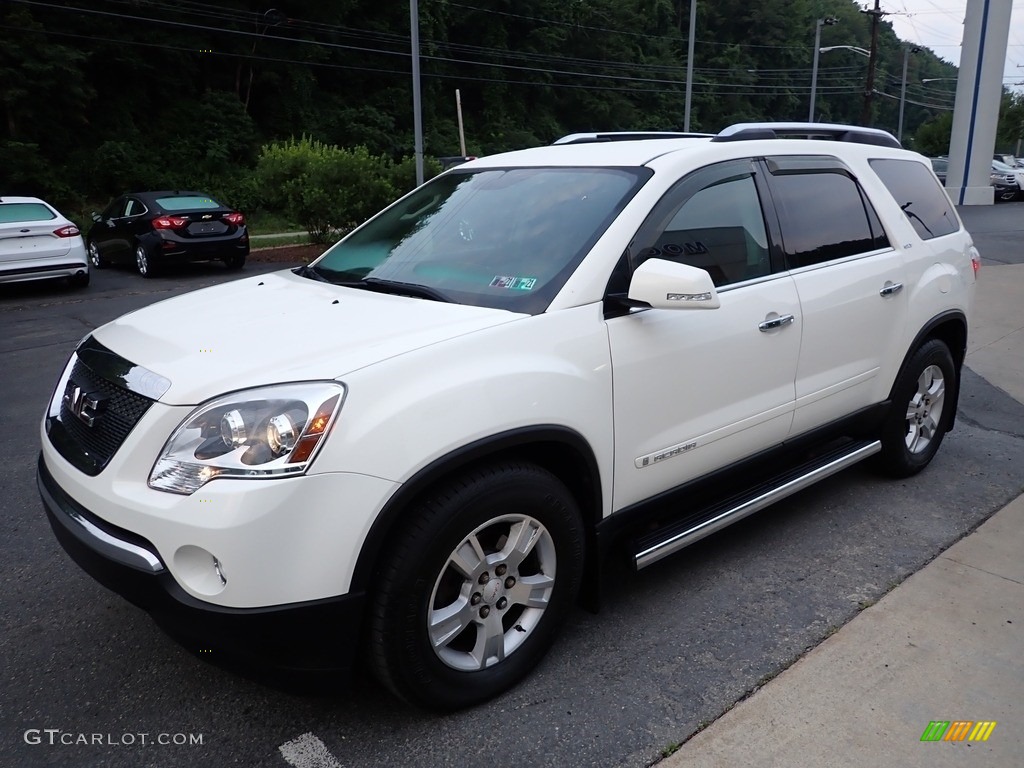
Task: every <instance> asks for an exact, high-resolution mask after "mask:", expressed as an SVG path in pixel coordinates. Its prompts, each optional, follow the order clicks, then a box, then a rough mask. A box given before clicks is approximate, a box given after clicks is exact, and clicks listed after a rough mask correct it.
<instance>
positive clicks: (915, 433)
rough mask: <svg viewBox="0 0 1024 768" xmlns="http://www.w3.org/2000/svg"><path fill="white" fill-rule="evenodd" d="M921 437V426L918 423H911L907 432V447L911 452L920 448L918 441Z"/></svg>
mask: <svg viewBox="0 0 1024 768" xmlns="http://www.w3.org/2000/svg"><path fill="white" fill-rule="evenodd" d="M923 438H924V434H923V433H922V431H921V427H920V426H919V425H918V424H911V425H910V431H909V432H908V433H907V448H908V449H909V450H910V452H911V453H917V452H918V450H920V443H921V440H922V439H923Z"/></svg>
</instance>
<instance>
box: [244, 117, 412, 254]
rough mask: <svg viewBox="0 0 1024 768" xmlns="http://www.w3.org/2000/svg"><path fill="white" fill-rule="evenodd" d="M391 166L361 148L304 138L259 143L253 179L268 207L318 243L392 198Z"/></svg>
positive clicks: (380, 157) (359, 221) (383, 159)
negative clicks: (260, 150)
mask: <svg viewBox="0 0 1024 768" xmlns="http://www.w3.org/2000/svg"><path fill="white" fill-rule="evenodd" d="M392 168H393V164H392V163H391V161H390V160H389V159H388V158H387V157H384V156H375V155H371V154H370V152H369V150H368V149H367V148H366V147H361V146H360V147H354V148H352V149H342V148H339V147H337V146H334V145H329V144H324V143H323V142H320V141H315V140H313V139H310V138H308V137H305V136H304V137H302V138H301V139H299V140H295V139H291V140H289V141H287V142H277V143H274V144H269V145H267V146H265V147H263V150H262V152H261V153H260V157H259V160H258V161H257V164H256V180H257V182H258V184H259V187H260V189H261V191H262V194H263V195H264V201H265V206H266V207H267V208H268V209H270V210H283V211H284V212H285V213H286V214H287V215H288V216H289V217H290V218H292V219H294V220H295V221H297V222H299V223H300V225H301V226H302V227H304V228H305V229H306V231H307V232H308V233H309V237H310V240H311V241H313V242H316V243H322V242H325V241H326V240H327V239H329V238H330V237H331V236H332V235H334V234H336V233H338V232H345V231H347V230H349V229H351V228H352V227H355V226H357V225H358V224H360V223H362V222H363V221H365V220H366V219H367V218H369V217H370V216H372V215H373V214H374V213H376V212H377V211H378V210H380V209H381V208H383V207H384V206H385V205H387V204H388V203H389V202H390V201H391V200H392V199H394V197H395V196H396V192H395V187H394V185H393V183H392Z"/></svg>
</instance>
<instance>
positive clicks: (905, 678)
mask: <svg viewBox="0 0 1024 768" xmlns="http://www.w3.org/2000/svg"><path fill="white" fill-rule="evenodd" d="M967 365H968V366H969V367H970V368H971V369H972V370H974V371H975V372H976V373H978V374H979V375H981V376H983V377H984V378H985V379H987V380H988V381H989V382H990V383H992V384H994V385H996V386H997V387H999V388H1001V389H1002V390H1004V391H1005V392H1007V393H1009V394H1010V395H1012V396H1013V397H1014V398H1015V399H1016V400H1018V401H1020V402H1022V403H1024V264H1009V265H999V266H986V267H984V268H983V269H982V272H981V279H980V281H979V285H978V295H977V296H976V300H975V307H974V317H973V318H972V328H971V340H970V343H969V345H968V351H967ZM1022 472H1024V468H1022ZM936 720H939V721H957V720H961V721H975V722H976V721H995V722H997V723H998V725H997V726H996V727H995V729H994V730H993V731H992V733H991V736H990V737H989V739H988V740H987V741H970V740H964V741H960V742H955V741H949V742H936V743H930V742H922V741H921V737H922V735H923V734H924V731H925V729H926V728H927V727H928V725H929V723H930V722H931V721H936ZM962 765H971V766H978V767H979V768H981V767H984V768H1019V767H1020V766H1024V496H1021V497H1019V498H1017V499H1016V500H1015V501H1013V502H1011V503H1010V504H1008V505H1007V506H1006V507H1004V508H1003V509H1002V510H1000V511H999V512H997V513H996V514H995V515H993V516H992V517H991V518H990V519H989V520H988V521H987V522H985V523H984V524H982V525H981V526H980V527H979V528H978V529H977V530H976V531H975V532H974V533H972V534H971V535H969V536H967V537H966V538H964V539H963V540H961V541H959V542H958V543H956V544H954V545H953V546H952V547H950V548H949V549H948V550H946V551H945V552H944V553H942V555H940V556H939V557H938V558H936V559H935V560H934V561H932V562H931V563H930V564H928V565H927V566H925V567H924V568H923V569H922V570H920V571H919V572H918V573H916V574H914V575H913V576H911V577H910V578H908V579H907V580H906V581H905V582H903V584H901V585H900V586H899V587H897V588H896V589H894V590H893V591H892V592H890V593H889V594H888V595H886V596H885V597H883V598H882V599H881V600H880V601H879V602H878V603H877V604H875V605H873V606H871V607H870V608H867V609H865V610H864V611H863V612H862V613H860V614H859V615H858V616H857V617H856V618H854V619H853V620H852V621H851V622H850V623H849V624H847V625H846V626H845V627H843V628H842V629H841V630H840V631H839V632H837V633H836V634H835V635H833V636H832V637H830V638H828V639H827V640H825V641H824V642H823V643H822V644H821V645H819V646H818V647H817V648H815V649H814V650H813V651H811V652H810V653H809V654H807V655H806V656H805V657H803V658H802V659H800V660H799V661H797V662H796V663H795V664H794V665H793V666H791V667H790V668H789V669H787V670H786V671H784V672H783V673H782V674H780V675H779V676H778V677H776V678H775V679H773V680H772V681H770V682H769V683H768V684H766V685H765V686H764V687H763V688H761V689H760V690H759V691H757V692H756V693H754V694H753V695H752V696H751V697H750V698H748V699H746V700H745V701H743V702H741V703H739V704H737V705H736V707H734V708H733V709H732V710H730V711H729V712H727V713H726V714H725V715H723V716H722V717H720V718H719V719H718V720H716V721H715V722H714V723H712V724H711V725H710V726H708V727H707V728H706V729H705V730H703V731H701V732H700V733H698V734H697V735H695V736H694V737H693V738H692V739H690V740H689V741H688V742H686V743H685V744H684V745H683V746H682V747H680V748H679V750H678V751H677V752H676V753H675V754H673V755H672V756H671V757H669V758H667V759H665V760H664V761H663V762H661V763H659V766H661V767H662V768H704V767H705V766H707V767H710V766H715V767H716V768H719V767H720V768H734V767H736V768H740V767H742V768H747V767H748V766H749V767H750V768H757V767H759V766H765V767H767V766H772V767H774V766H778V767H779V768H783V767H785V768H788V767H789V766H793V767H794V768H827V767H829V766H844V767H845V766H857V767H860V766H863V768H890V767H891V768H897V767H899V768H908V767H911V766H922V768H924V767H927V768H944V767H945V766H962Z"/></svg>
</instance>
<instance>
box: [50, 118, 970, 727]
mask: <svg viewBox="0 0 1024 768" xmlns="http://www.w3.org/2000/svg"><path fill="white" fill-rule="evenodd" d="M978 265H979V260H978V253H977V251H976V250H975V248H974V246H973V245H972V242H971V238H970V236H969V235H968V234H967V232H966V231H965V230H964V229H963V227H962V226H961V223H960V220H959V219H958V217H957V214H956V212H955V210H954V209H953V207H952V206H951V205H950V202H949V199H948V198H947V197H946V194H945V192H944V191H943V189H942V187H941V186H940V185H939V183H938V181H937V180H936V178H935V176H934V174H933V173H932V170H931V167H930V166H929V164H928V161H927V160H926V159H925V158H923V157H921V156H920V155H917V154H914V153H911V152H908V151H905V150H903V149H901V148H900V147H899V144H898V143H897V142H896V140H895V139H893V137H892V136H890V135H889V134H887V133H884V132H881V131H875V130H870V129H861V128H854V127H851V126H835V125H808V124H756V125H755V124H747V125H738V126H733V127H732V128H729V129H727V130H725V131H722V132H721V133H719V134H718V135H716V136H714V137H706V136H699V135H676V136H672V135H664V134H640V135H637V136H631V135H629V134H594V135H589V136H588V135H582V136H580V135H577V136H573V137H571V138H569V139H568V140H566V141H565V142H564V143H559V144H556V145H553V146H548V147H540V148H535V149H529V150H525V151H521V152H513V153H509V154H504V155H496V156H493V157H486V158H483V159H478V160H473V161H471V162H469V163H466V164H465V165H460V166H459V167H458V168H455V169H453V170H451V171H449V172H447V173H445V174H443V175H441V176H439V177H437V178H435V179H433V180H432V181H430V182H429V183H427V184H425V185H424V186H422V187H420V188H419V189H417V190H415V191H413V192H411V193H410V194H408V195H406V196H405V197H404V198H402V199H401V200H399V201H398V202H396V203H394V204H393V205H391V206H390V207H389V208H387V209H386V210H385V211H383V212H382V213H380V214H379V215H377V216H376V217H374V218H373V219H371V220H370V221H368V222H366V223H365V224H364V225H362V226H361V227H360V228H358V229H356V230H355V231H354V232H352V233H351V234H350V235H349V236H348V237H346V238H345V239H344V240H342V241H341V242H339V243H338V244H337V245H335V246H334V247H333V248H331V249H330V250H329V251H327V253H325V254H324V256H323V257H322V258H320V259H319V260H318V261H316V262H315V263H314V264H312V265H311V266H308V267H303V268H300V269H297V270H294V271H282V272H278V273H274V274H269V275H263V276H259V277H251V278H247V279H244V280H239V281H237V282H233V283H230V284H227V285H221V286H218V287H214V288H207V289H204V290H201V291H197V292H195V293H192V294H189V295H186V296H181V297H178V298H174V299H170V300H168V301H164V302H161V303H159V304H155V305H153V306H150V307H147V308H145V309H142V310H139V311H137V312H134V313H132V314H129V315H126V316H125V317H122V318H121V319H119V320H116V321H114V322H112V323H109V324H108V325H105V326H103V327H101V328H99V329H97V330H96V331H94V332H93V333H92V334H91V335H90V336H88V337H87V338H86V339H85V340H83V342H82V343H81V344H80V345H79V347H78V349H77V350H76V351H75V353H74V354H73V355H72V357H71V360H70V361H69V362H68V364H67V367H66V369H65V370H64V373H63V375H62V376H61V378H60V381H59V383H58V385H57V387H56V390H55V392H54V395H53V398H52V401H51V403H50V406H49V410H48V412H47V413H46V415H45V418H44V420H43V425H42V427H43V429H42V456H41V458H40V462H39V469H38V476H39V488H40V492H41V494H42V498H43V501H44V504H45V507H46V509H47V512H48V514H49V518H50V521H51V524H52V526H53V529H54V531H55V532H56V534H57V537H58V538H59V539H60V541H61V543H62V544H63V546H64V547H65V548H66V549H67V550H68V552H69V553H70V554H71V555H72V556H73V557H74V559H75V560H77V561H78V562H79V563H80V564H81V565H82V567H84V568H85V569H86V570H87V571H89V572H90V573H91V574H93V575H94V576H95V577H96V578H97V579H98V580H99V581H101V582H102V583H103V584H105V585H106V586H108V587H109V588H111V589H113V590H115V591H117V592H119V593H121V594H122V595H124V596H125V597H127V598H128V599H129V600H131V601H133V602H135V603H136V604H138V605H140V606H143V607H144V608H146V609H147V610H149V611H150V612H151V613H152V615H153V616H154V618H155V619H156V620H157V621H158V622H160V623H161V625H163V626H164V627H165V628H167V629H168V631H170V632H172V633H173V634H174V635H175V636H177V637H178V638H179V639H181V640H182V641H183V642H184V643H185V644H186V645H188V646H189V647H190V648H192V649H193V650H199V649H204V650H214V651H216V652H223V653H224V654H229V655H230V656H231V657H232V658H243V659H249V660H256V661H258V662H259V663H263V664H269V665H273V666H275V667H278V668H281V667H283V668H287V669H292V670H300V669H342V668H347V667H349V666H351V664H352V662H353V659H354V657H356V656H357V655H361V657H362V658H363V660H365V661H366V662H367V663H368V664H369V666H370V667H371V668H372V669H373V670H374V671H375V673H376V675H377V676H378V677H379V678H380V679H381V680H382V681H383V682H384V683H385V684H386V685H387V686H388V687H390V688H391V689H392V690H393V691H394V692H395V693H397V694H398V695H400V696H401V697H403V698H405V699H406V700H408V701H412V702H415V703H417V704H420V705H424V706H428V707H434V708H439V709H451V708H457V707H462V706H466V705H470V704H473V703H475V702H479V701H482V700H484V699H486V698H488V697H491V696H494V695H495V694H497V693H500V692H501V691H503V690H505V689H507V688H508V687H510V686H512V685H513V684H514V683H516V682H517V681H518V680H520V679H521V678H522V677H523V676H524V675H526V673H527V672H528V671H529V670H530V668H531V667H533V666H534V664H535V663H536V662H537V661H538V660H539V659H540V657H541V655H542V654H543V653H544V651H545V649H546V648H547V647H548V646H549V644H550V643H551V641H552V638H553V636H554V634H555V630H556V627H557V625H558V623H559V621H560V620H561V619H562V617H563V616H564V615H565V614H566V612H567V608H568V606H570V605H571V604H572V603H573V601H574V600H577V599H578V598H581V599H584V600H586V601H587V602H588V603H589V604H591V605H593V604H595V603H596V602H597V599H596V598H597V591H598V586H599V584H600V573H601V568H602V563H603V562H604V561H605V560H606V558H607V557H608V556H609V555H610V554H611V553H613V552H622V551H625V552H626V553H628V555H629V557H630V558H631V559H632V562H633V563H634V564H635V566H636V567H637V568H643V567H645V566H647V565H649V564H651V563H653V562H655V561H657V560H658V559H660V558H662V557H664V556H666V555H668V554H669V553H671V552H674V551H676V550H678V549H680V548H681V547H684V546H686V545H688V544H690V543H692V542H694V541H696V540H698V539H700V538H702V537H703V536H706V535H708V534H710V533H712V532H714V531H716V530H718V529H720V528H722V527H723V526H725V525H727V524H729V523H731V522H733V521H735V520H738V519H740V518H742V517H744V516H746V515H748V514H750V513H751V512H754V511H756V510H758V509H761V508H763V507H764V506H766V505H768V504H770V503H772V502H774V501H777V500H778V499H781V498H784V497H785V496H787V495H789V494H792V493H794V492H796V491H798V490H799V489H801V488H804V487H806V486H807V485H809V484H810V483H812V482H814V481H816V480H819V479H821V478H823V477H826V476H828V475H830V474H832V473H834V472H837V471H839V470H841V469H843V468H845V467H848V466H850V465H851V464H853V463H855V462H857V461H860V460H862V459H865V458H868V457H872V460H873V461H875V462H877V464H878V466H879V467H880V468H881V469H883V470H884V471H886V472H888V473H890V474H893V475H897V476H907V475H911V474H913V473H915V472H917V471H919V470H921V469H923V468H924V467H925V466H926V465H927V464H928V462H929V461H930V460H931V458H932V456H933V455H934V454H935V452H936V450H937V449H938V447H939V443H940V442H941V440H942V437H943V435H944V433H945V432H946V431H947V430H948V429H949V428H950V427H951V426H952V424H953V418H954V414H955V411H956V402H957V396H958V390H959V381H960V368H961V364H962V362H963V359H964V350H965V346H966V339H967V317H968V314H969V312H968V310H969V307H970V303H971V296H972V294H973V292H974V286H975V281H976V278H977V271H978Z"/></svg>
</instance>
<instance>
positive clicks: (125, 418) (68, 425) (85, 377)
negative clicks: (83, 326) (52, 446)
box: [60, 360, 153, 465]
mask: <svg viewBox="0 0 1024 768" xmlns="http://www.w3.org/2000/svg"><path fill="white" fill-rule="evenodd" d="M76 387H80V388H81V389H82V391H83V392H86V393H88V394H91V395H99V396H100V397H101V398H102V403H103V409H102V411H101V412H100V413H99V414H98V416H97V417H96V419H95V421H94V423H93V426H91V427H90V426H87V425H86V423H85V422H84V421H82V419H80V418H78V417H77V416H75V414H74V413H72V411H71V409H70V408H69V407H68V395H69V393H70V392H73V391H74V389H75V388H76ZM152 403H153V401H152V400H150V399H149V398H146V397H143V396H142V395H137V394H135V393H134V392H129V391H128V390H126V389H122V388H121V387H119V386H118V385H116V384H112V383H111V382H109V381H106V380H104V379H101V378H100V377H99V376H97V375H96V374H95V373H93V372H92V371H91V370H90V369H89V367H88V366H86V365H85V364H84V363H83V362H82V361H81V360H78V361H77V362H76V363H75V366H74V368H72V369H71V378H70V379H69V380H68V385H67V387H65V389H64V392H63V395H62V397H61V404H60V420H61V423H62V424H63V425H64V428H65V429H66V430H67V431H68V432H69V433H70V435H71V437H72V438H73V439H74V441H75V442H76V443H78V444H79V445H80V446H81V447H82V450H84V451H85V452H86V453H88V454H89V455H90V456H94V457H95V458H96V459H97V460H98V461H99V462H100V463H101V464H103V465H106V463H107V462H108V461H110V458H111V457H112V456H113V455H114V453H115V452H116V451H117V449H118V448H120V447H121V443H123V442H124V439H125V438H126V437H128V433H129V432H131V431H132V427H134V426H135V425H136V424H137V423H138V421H139V419H141V418H142V416H143V414H145V413H146V411H147V410H149V406H150V405H151V404H152Z"/></svg>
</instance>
